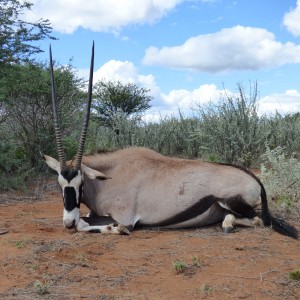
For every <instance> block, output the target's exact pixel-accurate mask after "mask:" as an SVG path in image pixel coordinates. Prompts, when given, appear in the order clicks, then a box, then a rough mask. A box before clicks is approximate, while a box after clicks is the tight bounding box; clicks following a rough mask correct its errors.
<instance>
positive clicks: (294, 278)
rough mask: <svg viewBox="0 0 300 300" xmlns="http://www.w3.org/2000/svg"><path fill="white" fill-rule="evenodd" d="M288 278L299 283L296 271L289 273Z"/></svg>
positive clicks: (299, 273) (299, 278) (299, 274)
mask: <svg viewBox="0 0 300 300" xmlns="http://www.w3.org/2000/svg"><path fill="white" fill-rule="evenodd" d="M289 278H290V279H293V280H297V281H300V270H296V271H293V272H290V273H289Z"/></svg>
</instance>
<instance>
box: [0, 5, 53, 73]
mask: <svg viewBox="0 0 300 300" xmlns="http://www.w3.org/2000/svg"><path fill="white" fill-rule="evenodd" d="M31 7H32V3H30V2H28V1H18V0H1V2H0V32H1V38H0V68H3V66H4V65H7V64H10V63H19V62H21V61H25V60H27V59H28V58H29V57H30V56H31V55H32V54H34V53H38V52H41V49H40V48H39V47H38V46H35V45H34V44H33V42H34V41H40V40H43V39H45V38H50V39H54V38H53V37H52V36H50V34H51V31H52V28H51V26H50V23H49V21H48V20H43V19H40V20H39V21H37V22H34V23H32V22H26V21H24V20H22V19H21V18H20V16H22V14H23V13H24V11H27V10H30V9H31Z"/></svg>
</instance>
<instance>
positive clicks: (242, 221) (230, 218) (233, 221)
mask: <svg viewBox="0 0 300 300" xmlns="http://www.w3.org/2000/svg"><path fill="white" fill-rule="evenodd" d="M234 225H242V226H248V227H255V226H262V225H263V221H262V220H261V219H260V218H259V217H254V218H253V219H248V218H236V217H235V216H234V215H232V214H228V215H227V216H226V217H225V219H224V221H223V223H222V227H223V230H224V232H225V233H229V232H231V231H232V230H233V227H234Z"/></svg>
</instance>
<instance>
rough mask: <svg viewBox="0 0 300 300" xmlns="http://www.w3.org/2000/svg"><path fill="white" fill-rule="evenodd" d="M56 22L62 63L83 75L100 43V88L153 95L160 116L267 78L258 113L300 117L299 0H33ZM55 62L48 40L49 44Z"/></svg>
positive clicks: (36, 12)
mask: <svg viewBox="0 0 300 300" xmlns="http://www.w3.org/2000/svg"><path fill="white" fill-rule="evenodd" d="M31 2H32V3H34V5H33V8H32V12H31V13H29V14H26V15H25V18H27V19H28V20H36V19H37V18H39V17H42V18H46V19H49V20H50V22H51V24H52V27H53V29H54V32H53V35H54V36H55V37H57V38H58V39H59V40H57V41H51V44H52V51H53V55H54V58H55V60H57V61H58V62H59V63H60V64H66V63H68V61H69V59H71V58H72V59H73V65H74V66H75V67H76V68H77V69H78V70H79V74H80V75H81V76H86V74H87V73H88V68H89V61H90V51H91V45H92V41H93V40H94V41H95V47H96V52H95V75H94V82H95V81H97V80H101V79H106V80H120V81H123V82H134V83H137V84H140V85H142V86H144V87H146V88H149V89H150V90H151V95H152V96H153V98H154V99H153V101H152V103H151V104H152V108H151V110H150V111H149V112H147V118H148V119H153V120H154V119H155V115H156V116H158V115H163V116H164V115H172V114H173V115H176V113H177V112H178V108H179V109H180V110H181V111H182V112H183V113H184V114H189V113H190V111H191V107H195V106H196V105H198V104H200V105H203V104H205V103H207V102H208V101H214V102H217V101H218V100H219V99H220V98H221V97H222V94H224V88H223V86H225V88H226V93H228V94H229V95H230V94H234V93H236V92H237V83H242V84H243V85H244V87H245V91H246V92H248V91H249V88H250V82H252V83H253V82H255V81H257V82H258V90H259V99H260V100H259V112H260V113H274V112H275V111H276V110H278V111H279V112H280V113H282V114H284V113H286V112H297V111H300V81H299V77H300V0H297V1H296V0H293V1H292V0H251V1H249V0H237V1H231V0H228V1H225V0H185V1H184V0H164V1H158V0H110V1H106V0H85V1H83V0H51V1H50V0H31ZM40 46H41V48H42V49H43V50H45V51H46V52H45V53H44V54H41V55H39V56H38V57H37V58H38V59H40V60H42V61H44V60H48V47H49V41H42V42H40Z"/></svg>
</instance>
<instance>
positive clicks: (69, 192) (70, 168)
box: [44, 43, 107, 229]
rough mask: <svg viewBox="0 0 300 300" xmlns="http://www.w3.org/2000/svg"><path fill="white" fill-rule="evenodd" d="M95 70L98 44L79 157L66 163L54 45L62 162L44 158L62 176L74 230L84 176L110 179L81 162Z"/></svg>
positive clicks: (69, 221)
mask: <svg viewBox="0 0 300 300" xmlns="http://www.w3.org/2000/svg"><path fill="white" fill-rule="evenodd" d="M93 71H94V43H93V48H92V57H91V66H90V78H89V88H88V103H87V111H86V114H85V118H84V122H83V125H82V130H81V136H80V141H79V146H78V150H77V154H76V157H75V159H74V161H72V162H71V163H68V162H67V161H66V156H65V152H64V149H63V145H62V137H61V130H60V125H59V118H58V109H57V103H56V95H55V84H54V73H53V63H52V51H51V46H50V78H51V96H52V106H53V119H54V129H55V137H56V145H57V151H58V157H59V161H58V160H56V159H55V158H52V157H50V156H47V155H44V159H45V161H46V163H47V165H48V166H49V167H50V168H52V169H53V170H55V171H56V172H57V173H58V182H59V185H60V187H61V189H62V194H63V200H64V214H63V222H64V225H65V227H67V228H69V229H71V228H74V227H76V225H77V223H78V222H79V219H80V211H79V208H80V202H81V199H82V193H83V174H86V176H88V177H89V178H91V179H102V180H104V179H107V177H106V176H105V175H104V174H102V173H101V172H99V171H96V170H93V169H91V168H89V167H87V166H85V165H83V164H82V163H81V160H82V155H83V149H84V143H85V138H86V133H87V128H88V123H89V117H90V107H91V101H92V86H93Z"/></svg>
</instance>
